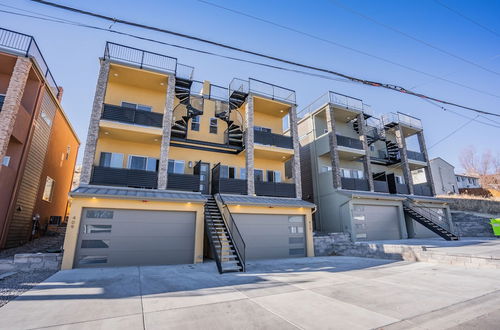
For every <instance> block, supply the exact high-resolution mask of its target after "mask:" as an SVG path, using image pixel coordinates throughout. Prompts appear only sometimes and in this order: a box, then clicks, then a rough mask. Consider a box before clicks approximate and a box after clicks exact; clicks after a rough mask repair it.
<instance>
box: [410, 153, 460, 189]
mask: <svg viewBox="0 0 500 330" xmlns="http://www.w3.org/2000/svg"><path fill="white" fill-rule="evenodd" d="M429 163H430V167H431V173H432V180H433V184H434V189H435V190H436V195H447V194H457V193H458V188H459V186H458V184H457V179H456V176H455V167H454V166H453V165H451V164H450V163H448V162H447V161H445V160H444V159H442V158H441V157H437V158H434V159H431V160H430V161H429ZM412 176H413V183H414V184H418V183H422V182H425V180H426V178H425V173H424V171H423V169H418V170H415V171H413V172H412Z"/></svg>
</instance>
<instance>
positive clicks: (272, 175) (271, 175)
mask: <svg viewBox="0 0 500 330" xmlns="http://www.w3.org/2000/svg"><path fill="white" fill-rule="evenodd" d="M267 182H281V173H280V172H279V171H267Z"/></svg>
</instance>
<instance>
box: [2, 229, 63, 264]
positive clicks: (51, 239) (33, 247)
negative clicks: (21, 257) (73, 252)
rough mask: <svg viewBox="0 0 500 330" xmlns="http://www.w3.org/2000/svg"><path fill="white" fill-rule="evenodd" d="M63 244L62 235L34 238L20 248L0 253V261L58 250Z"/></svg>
mask: <svg viewBox="0 0 500 330" xmlns="http://www.w3.org/2000/svg"><path fill="white" fill-rule="evenodd" d="M63 243H64V234H63V233H56V232H49V233H47V235H46V236H42V237H40V238H36V239H34V240H32V241H30V242H28V243H26V244H24V245H22V246H19V247H15V248H11V249H7V250H2V251H0V259H5V258H12V257H14V255H15V254H18V253H38V252H42V253H43V252H48V251H57V250H60V249H61V247H62V245H63Z"/></svg>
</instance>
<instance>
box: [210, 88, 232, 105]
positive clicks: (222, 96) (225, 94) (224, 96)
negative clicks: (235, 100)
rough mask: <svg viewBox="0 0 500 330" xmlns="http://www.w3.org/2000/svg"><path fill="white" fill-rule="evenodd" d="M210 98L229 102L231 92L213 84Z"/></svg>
mask: <svg viewBox="0 0 500 330" xmlns="http://www.w3.org/2000/svg"><path fill="white" fill-rule="evenodd" d="M209 98H210V99H212V100H219V101H226V102H227V101H228V99H229V90H228V89H227V88H226V87H222V86H218V85H212V84H211V85H210V95H209Z"/></svg>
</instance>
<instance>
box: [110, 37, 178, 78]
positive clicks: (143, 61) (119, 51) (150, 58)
mask: <svg viewBox="0 0 500 330" xmlns="http://www.w3.org/2000/svg"><path fill="white" fill-rule="evenodd" d="M104 58H107V59H110V60H113V61H118V62H123V63H126V64H132V65H136V66H138V67H139V68H141V69H152V70H157V71H165V72H169V73H176V69H177V67H178V64H177V59H176V58H174V57H170V56H166V55H162V54H158V53H153V52H148V51H145V50H142V49H138V48H134V47H129V46H124V45H120V44H115V43H113V42H107V43H106V47H105V49H104Z"/></svg>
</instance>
